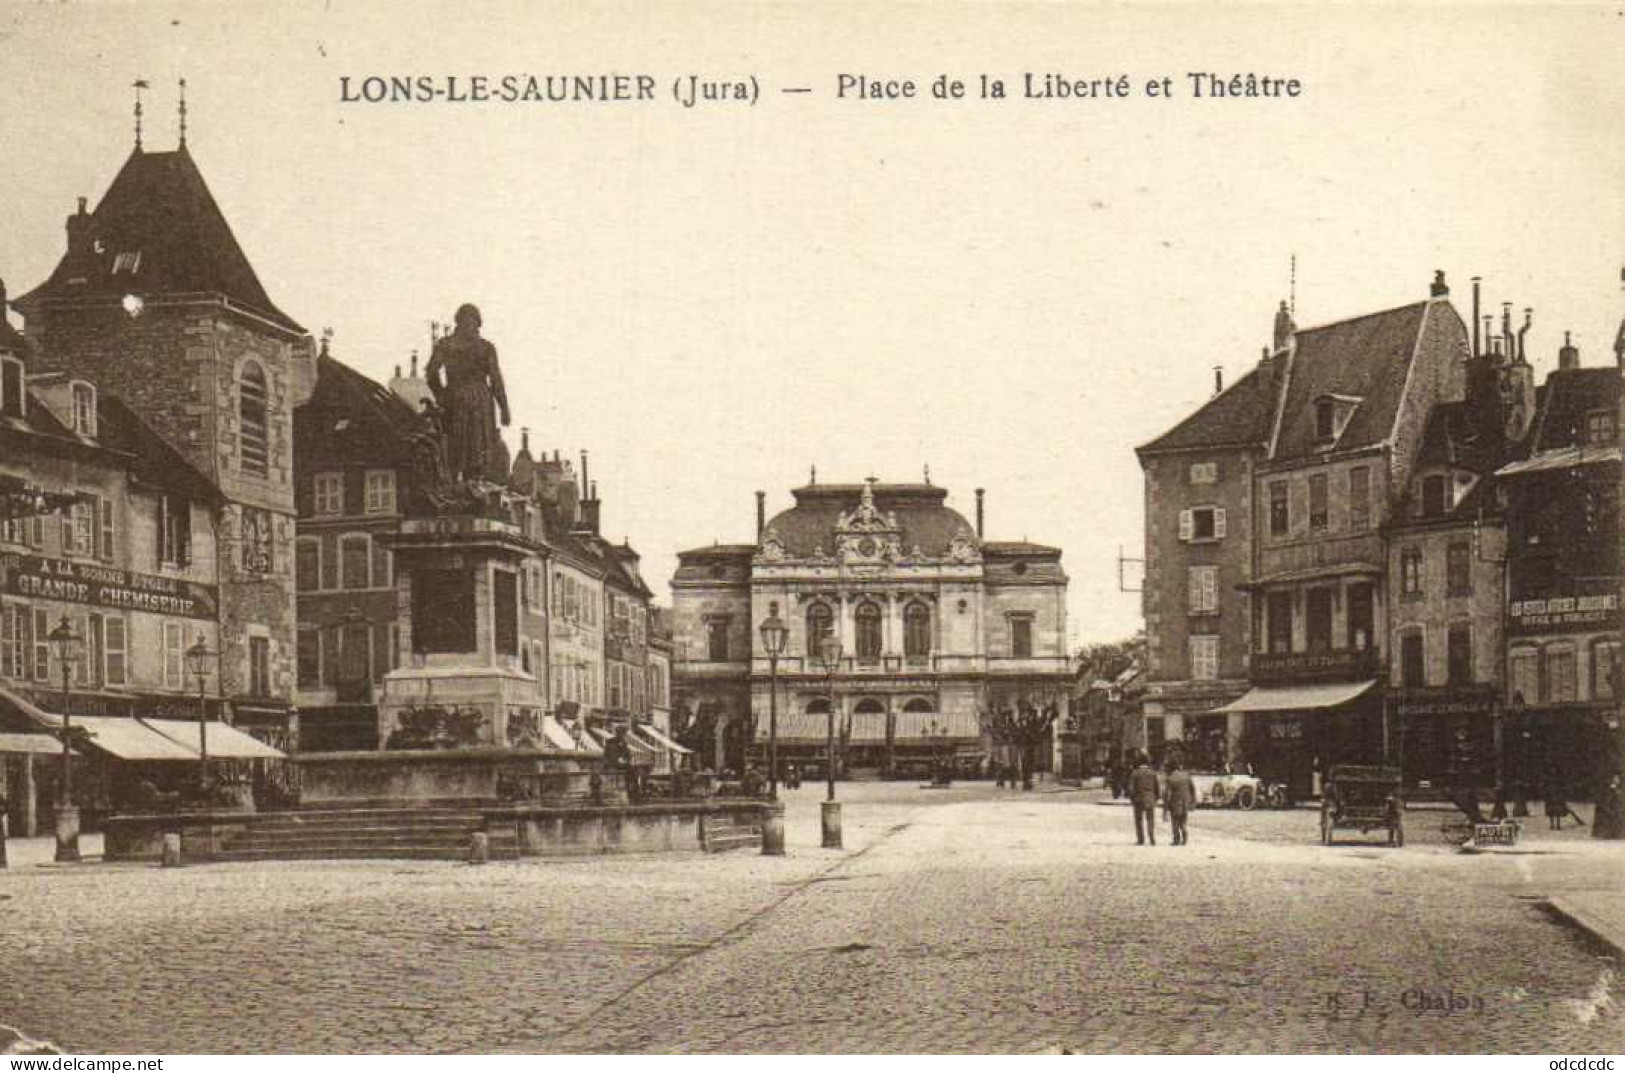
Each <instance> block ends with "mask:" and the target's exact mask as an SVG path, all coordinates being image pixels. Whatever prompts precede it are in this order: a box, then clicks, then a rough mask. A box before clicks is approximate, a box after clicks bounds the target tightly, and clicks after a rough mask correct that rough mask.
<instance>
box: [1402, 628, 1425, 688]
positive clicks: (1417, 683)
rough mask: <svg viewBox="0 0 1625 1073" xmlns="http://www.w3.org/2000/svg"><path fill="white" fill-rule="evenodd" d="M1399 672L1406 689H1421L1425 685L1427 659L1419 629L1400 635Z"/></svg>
mask: <svg viewBox="0 0 1625 1073" xmlns="http://www.w3.org/2000/svg"><path fill="white" fill-rule="evenodd" d="M1399 674H1400V681H1401V682H1402V683H1403V684H1404V686H1405V688H1406V689H1421V688H1422V687H1423V686H1425V685H1427V660H1426V657H1425V655H1424V650H1423V648H1422V634H1421V633H1420V632H1419V631H1415V630H1413V631H1411V632H1409V633H1405V634H1401V635H1400V638H1399Z"/></svg>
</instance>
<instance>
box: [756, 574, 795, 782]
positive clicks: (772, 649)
mask: <svg viewBox="0 0 1625 1073" xmlns="http://www.w3.org/2000/svg"><path fill="white" fill-rule="evenodd" d="M761 633H762V649H763V651H765V652H766V653H767V796H768V798H769V799H771V800H773V801H777V800H778V799H779V657H780V656H781V655H783V654H784V643H785V641H786V640H788V639H789V637H790V630H789V628H788V627H787V626H785V624H784V620H783V619H782V618H780V617H779V605H778V604H777V603H776V602H775V603H771V604H769V605H768V611H767V618H765V619H763V620H762V626H761Z"/></svg>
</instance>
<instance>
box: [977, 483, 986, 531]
mask: <svg viewBox="0 0 1625 1073" xmlns="http://www.w3.org/2000/svg"><path fill="white" fill-rule="evenodd" d="M985 495H987V489H985V488H978V489H976V539H977V540H981V539H982V523H983V521H984V514H983V511H982V497H983V496H985Z"/></svg>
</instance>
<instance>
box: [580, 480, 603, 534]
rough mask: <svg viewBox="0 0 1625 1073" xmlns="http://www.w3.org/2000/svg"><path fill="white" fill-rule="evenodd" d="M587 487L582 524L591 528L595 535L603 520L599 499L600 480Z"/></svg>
mask: <svg viewBox="0 0 1625 1073" xmlns="http://www.w3.org/2000/svg"><path fill="white" fill-rule="evenodd" d="M586 487H587V498H586V499H584V500H582V501H581V524H582V525H583V526H585V527H586V528H587V529H588V530H590V531H591V532H592V535H593V536H597V535H598V524H599V522H600V521H602V517H601V514H600V504H599V501H598V482H597V481H594V482H593V483H592V484H589V485H587V486H586Z"/></svg>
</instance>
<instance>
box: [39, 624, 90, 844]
mask: <svg viewBox="0 0 1625 1073" xmlns="http://www.w3.org/2000/svg"><path fill="white" fill-rule="evenodd" d="M45 639H46V641H47V642H48V643H49V644H50V646H51V651H52V652H53V653H55V654H56V662H57V666H59V667H61V668H62V777H61V778H60V779H58V780H57V784H56V859H57V860H59V861H77V860H78V859H79V808H78V806H76V805H75V804H74V803H73V765H72V764H70V763H69V762H68V757H69V755H70V753H71V750H70V749H69V740H70V739H71V738H72V737H73V722H72V716H70V715H69V714H68V699H69V698H68V672H69V670H70V669H71V668H72V666H73V664H74V663H75V662H76V661H77V660H78V659H79V654H80V649H81V648H82V646H83V645H84V638H83V637H80V636H79V635H78V634H76V633H74V632H73V627H72V626H70V625H68V618H67V616H66V615H64V616H63V617H62V621H61V622H58V623H57V624H56V628H55V629H54V630H52V631H51V632H50V633H48V634H46V635H45Z"/></svg>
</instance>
